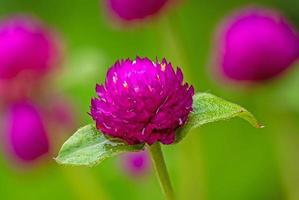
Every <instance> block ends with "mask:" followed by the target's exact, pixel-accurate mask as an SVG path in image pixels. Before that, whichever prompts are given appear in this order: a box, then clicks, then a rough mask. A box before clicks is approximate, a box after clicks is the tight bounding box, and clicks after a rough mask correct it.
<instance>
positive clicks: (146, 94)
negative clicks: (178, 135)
mask: <svg viewBox="0 0 299 200" xmlns="http://www.w3.org/2000/svg"><path fill="white" fill-rule="evenodd" d="M96 92H97V95H98V98H93V99H92V100H91V111H90V114H91V116H92V118H93V119H94V120H95V121H96V127H97V129H99V130H101V131H102V132H103V134H105V135H107V136H111V137H116V138H120V139H122V140H125V141H126V142H127V143H128V144H141V143H147V144H149V145H151V144H153V143H155V142H157V141H160V142H162V143H163V144H171V143H173V142H174V140H175V130H176V129H177V128H179V127H181V126H183V125H184V124H185V122H186V120H187V118H188V115H189V113H190V111H192V97H193V95H194V89H193V87H192V86H189V85H188V84H187V83H184V82H183V74H182V71H181V70H180V69H179V68H178V69H177V70H176V72H175V71H174V69H173V68H172V65H171V63H167V61H166V60H165V59H163V61H162V62H161V63H160V62H159V61H158V60H157V61H156V62H152V61H151V60H149V59H148V58H139V57H137V58H136V60H130V59H127V60H121V61H117V62H116V63H115V64H114V65H113V66H112V67H111V68H110V69H109V71H108V72H107V77H106V82H105V84H103V85H97V86H96Z"/></svg>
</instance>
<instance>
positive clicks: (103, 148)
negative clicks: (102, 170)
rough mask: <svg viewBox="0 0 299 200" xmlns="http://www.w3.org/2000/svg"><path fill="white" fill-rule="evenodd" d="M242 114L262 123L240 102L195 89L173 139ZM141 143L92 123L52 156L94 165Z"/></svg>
mask: <svg viewBox="0 0 299 200" xmlns="http://www.w3.org/2000/svg"><path fill="white" fill-rule="evenodd" d="M234 117H241V118H243V119H244V120H246V121H248V122H249V123H250V124H252V125H253V126H254V127H256V128H261V125H260V124H259V123H258V121H257V120H256V119H255V118H254V116H253V115H252V114H251V113H250V112H248V111H247V110H246V109H244V108H242V107H241V106H239V105H237V104H234V103H230V102H228V101H226V100H223V99H221V98H219V97H216V96H214V95H212V94H208V93H197V94H196V95H195V96H194V97H193V112H192V113H190V115H189V119H188V121H187V123H186V124H185V126H183V127H181V128H180V129H179V130H178V131H177V133H176V141H175V143H178V142H180V141H181V140H182V139H183V138H184V137H185V136H186V134H187V133H188V132H189V131H190V130H191V129H193V128H196V127H199V126H202V125H204V124H207V123H210V122H216V121H220V120H228V119H231V118H234ZM143 148H144V145H143V144H141V145H128V144H126V143H124V142H122V141H119V140H113V139H111V138H106V137H105V136H104V135H103V134H102V133H101V132H99V131H98V130H97V129H96V128H95V126H94V125H87V126H85V127H83V128H81V129H79V130H78V131H77V132H76V133H75V134H74V135H72V136H71V137H70V138H69V139H68V140H67V141H66V142H65V143H64V144H63V146H62V148H61V150H60V152H59V154H58V156H57V158H55V160H56V161H57V162H58V163H60V164H64V165H85V166H93V165H96V164H98V163H100V162H101V161H103V160H105V159H106V158H109V157H112V156H115V155H118V154H120V153H123V152H134V151H141V150H143Z"/></svg>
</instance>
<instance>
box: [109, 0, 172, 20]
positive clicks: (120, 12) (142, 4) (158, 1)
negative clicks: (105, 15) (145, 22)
mask: <svg viewBox="0 0 299 200" xmlns="http://www.w3.org/2000/svg"><path fill="white" fill-rule="evenodd" d="M168 1H169V0H142V1H141V0H107V4H108V8H109V10H110V11H111V12H112V13H113V15H116V16H117V17H119V18H121V19H122V20H124V21H131V20H136V19H143V18H146V17H148V16H151V15H154V14H156V13H157V12H158V11H159V10H160V9H161V8H162V7H164V6H165V5H166V3H167V2H168Z"/></svg>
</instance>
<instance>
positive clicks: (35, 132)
mask: <svg viewBox="0 0 299 200" xmlns="http://www.w3.org/2000/svg"><path fill="white" fill-rule="evenodd" d="M5 134H6V138H7V147H8V149H9V150H10V151H11V153H12V154H13V155H14V157H16V158H18V159H19V160H22V161H27V162H29V161H33V160H35V159H37V158H39V157H40V156H42V155H45V154H47V153H48V151H49V141H48V138H47V131H46V128H45V125H44V123H43V120H42V117H41V114H40V112H39V110H38V108H37V107H36V106H35V105H33V104H32V103H29V102H19V103H15V104H13V105H11V106H10V107H9V108H8V112H7V115H6V119H5Z"/></svg>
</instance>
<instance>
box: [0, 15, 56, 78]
mask: <svg viewBox="0 0 299 200" xmlns="http://www.w3.org/2000/svg"><path fill="white" fill-rule="evenodd" d="M57 51H58V49H57V46H56V41H54V37H53V35H52V34H51V33H50V32H49V31H48V30H47V29H46V28H45V27H43V26H42V25H41V24H40V23H39V22H38V21H36V20H34V19H31V18H29V17H21V16H19V17H12V18H9V19H6V20H3V21H1V22H0V79H10V78H13V77H16V76H17V75H18V74H20V73H30V75H31V77H33V78H34V79H35V78H39V77H41V76H43V75H45V74H46V73H47V72H48V71H49V70H50V69H51V68H52V67H53V66H54V65H55V64H56V62H57V55H58V54H57Z"/></svg>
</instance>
